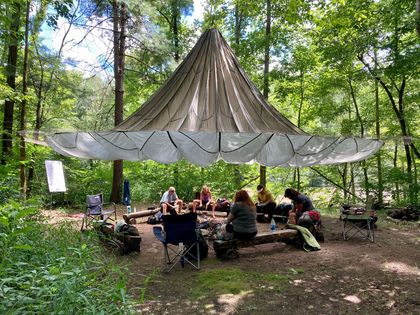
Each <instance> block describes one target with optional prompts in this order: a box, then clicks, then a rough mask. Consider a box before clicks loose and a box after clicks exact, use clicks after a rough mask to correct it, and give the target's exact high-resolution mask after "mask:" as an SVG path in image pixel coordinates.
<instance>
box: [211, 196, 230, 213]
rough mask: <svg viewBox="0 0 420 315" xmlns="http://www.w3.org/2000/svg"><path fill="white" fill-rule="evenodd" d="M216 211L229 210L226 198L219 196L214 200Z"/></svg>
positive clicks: (227, 211)
mask: <svg viewBox="0 0 420 315" xmlns="http://www.w3.org/2000/svg"><path fill="white" fill-rule="evenodd" d="M215 210H216V211H219V212H226V213H229V212H230V202H229V201H228V200H227V199H226V198H219V199H217V201H216V209H215Z"/></svg>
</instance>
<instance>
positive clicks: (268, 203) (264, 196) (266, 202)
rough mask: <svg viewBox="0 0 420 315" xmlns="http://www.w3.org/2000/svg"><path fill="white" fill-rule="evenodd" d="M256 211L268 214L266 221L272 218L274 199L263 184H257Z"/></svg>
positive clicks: (274, 206) (274, 205)
mask: <svg viewBox="0 0 420 315" xmlns="http://www.w3.org/2000/svg"><path fill="white" fill-rule="evenodd" d="M257 192H258V194H257V199H258V201H257V203H256V204H255V205H256V206H257V213H264V215H266V214H268V222H270V221H271V219H272V218H273V213H274V209H275V208H276V203H275V201H274V198H273V195H272V194H271V192H270V191H269V190H268V189H267V188H265V187H264V186H263V185H258V186H257Z"/></svg>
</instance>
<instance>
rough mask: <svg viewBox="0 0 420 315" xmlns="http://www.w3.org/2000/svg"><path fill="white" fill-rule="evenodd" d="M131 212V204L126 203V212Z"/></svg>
mask: <svg viewBox="0 0 420 315" xmlns="http://www.w3.org/2000/svg"><path fill="white" fill-rule="evenodd" d="M130 213H131V206H130V205H128V206H127V214H130Z"/></svg>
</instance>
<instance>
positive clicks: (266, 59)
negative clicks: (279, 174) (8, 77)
mask: <svg viewBox="0 0 420 315" xmlns="http://www.w3.org/2000/svg"><path fill="white" fill-rule="evenodd" d="M266 11H267V12H266V13H267V14H266V20H265V44H264V89H263V94H264V97H265V99H266V100H268V94H269V93H270V85H269V84H270V82H269V74H270V44H271V0H267V2H266ZM266 183H267V169H266V167H265V166H263V165H261V166H260V184H261V185H264V186H265V185H266Z"/></svg>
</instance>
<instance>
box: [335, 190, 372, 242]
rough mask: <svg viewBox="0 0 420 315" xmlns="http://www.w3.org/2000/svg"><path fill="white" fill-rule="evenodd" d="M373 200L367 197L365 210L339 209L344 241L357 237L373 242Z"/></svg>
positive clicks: (344, 207)
mask: <svg viewBox="0 0 420 315" xmlns="http://www.w3.org/2000/svg"><path fill="white" fill-rule="evenodd" d="M372 205H373V199H372V198H371V197H368V199H367V201H366V208H364V207H358V206H349V205H343V206H342V207H341V221H342V233H343V239H344V240H345V241H347V240H349V239H350V238H352V237H353V236H359V237H361V238H362V239H367V240H369V241H371V242H374V241H375V230H374V226H375V222H376V220H377V217H376V213H375V211H372V210H371V208H372Z"/></svg>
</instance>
